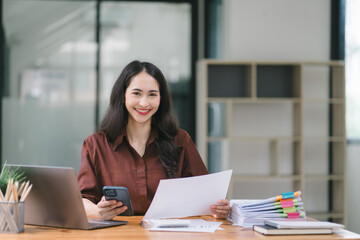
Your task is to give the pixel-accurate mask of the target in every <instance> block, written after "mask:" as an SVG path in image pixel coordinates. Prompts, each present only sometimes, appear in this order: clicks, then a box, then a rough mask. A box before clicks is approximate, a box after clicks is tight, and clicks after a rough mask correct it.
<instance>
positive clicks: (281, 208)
mask: <svg viewBox="0 0 360 240" xmlns="http://www.w3.org/2000/svg"><path fill="white" fill-rule="evenodd" d="M300 196H301V192H300V191H297V192H287V193H283V194H281V195H279V196H275V197H271V198H267V199H254V200H244V199H233V200H230V206H231V210H230V214H229V218H228V220H230V221H232V222H233V223H234V225H238V226H242V227H252V226H253V225H259V224H263V223H264V221H265V220H269V219H284V218H288V219H304V218H305V211H303V209H304V208H303V203H302V201H301V197H300Z"/></svg>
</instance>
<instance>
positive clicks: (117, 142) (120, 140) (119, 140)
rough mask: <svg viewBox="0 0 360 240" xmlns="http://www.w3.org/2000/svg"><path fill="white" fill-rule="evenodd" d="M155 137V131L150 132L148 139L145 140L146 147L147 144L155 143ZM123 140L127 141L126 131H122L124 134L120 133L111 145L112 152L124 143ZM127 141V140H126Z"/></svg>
mask: <svg viewBox="0 0 360 240" xmlns="http://www.w3.org/2000/svg"><path fill="white" fill-rule="evenodd" d="M156 136H157V133H156V131H155V130H151V133H150V136H149V139H148V140H147V143H146V146H148V145H149V144H151V143H153V142H154V141H155V138H156ZM124 139H127V134H126V131H124V133H121V134H120V135H119V136H118V137H117V138H116V140H115V142H114V144H113V150H114V151H115V150H116V148H117V147H118V146H119V145H121V144H122V143H123V142H124ZM126 141H127V140H126Z"/></svg>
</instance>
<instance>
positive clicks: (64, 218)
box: [11, 165, 128, 230]
mask: <svg viewBox="0 0 360 240" xmlns="http://www.w3.org/2000/svg"><path fill="white" fill-rule="evenodd" d="M11 166H12V167H19V170H20V171H23V172H24V173H25V176H26V178H27V180H30V183H31V184H33V187H32V189H31V192H30V194H29V195H28V197H27V198H26V200H25V224H31V225H41V226H51V227H61V228H75V229H85V230H90V229H98V228H105V227H113V226H119V225H124V224H127V223H128V222H127V221H105V220H101V219H88V218H87V216H86V212H85V208H84V204H83V202H82V197H81V194H80V188H79V185H78V181H77V178H76V173H75V170H74V169H73V168H66V167H48V166H26V165H11Z"/></svg>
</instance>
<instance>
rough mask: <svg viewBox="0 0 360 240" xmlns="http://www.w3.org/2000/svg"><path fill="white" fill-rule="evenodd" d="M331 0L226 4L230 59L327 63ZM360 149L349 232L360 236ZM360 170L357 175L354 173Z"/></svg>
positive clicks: (351, 169)
mask: <svg viewBox="0 0 360 240" xmlns="http://www.w3.org/2000/svg"><path fill="white" fill-rule="evenodd" d="M330 6H331V4H330V0H317V1H313V0H223V9H224V12H223V23H224V26H223V33H222V46H221V48H222V54H221V56H220V58H222V59H226V60H240V61H241V60H243V61H251V60H254V61H327V60H329V59H330V20H331V15H330V10H331V9H330ZM359 155H360V147H359V146H358V147H354V146H349V147H348V160H347V162H348V165H347V170H348V171H347V173H348V176H347V196H346V198H347V210H348V211H347V219H346V222H347V223H348V224H347V228H348V229H349V230H351V231H355V232H360V212H359V211H353V210H354V209H359V208H358V206H357V205H358V204H357V201H358V200H359V199H360V190H359V187H358V183H359V182H360V177H359V175H357V171H358V169H360V162H359V161H358V159H359ZM355 169H357V170H355Z"/></svg>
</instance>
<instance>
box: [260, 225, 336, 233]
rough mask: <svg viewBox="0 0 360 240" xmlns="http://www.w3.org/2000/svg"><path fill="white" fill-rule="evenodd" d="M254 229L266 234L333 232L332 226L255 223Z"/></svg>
mask: <svg viewBox="0 0 360 240" xmlns="http://www.w3.org/2000/svg"><path fill="white" fill-rule="evenodd" d="M253 230H254V231H256V232H259V233H262V234H264V235H300V234H301V235H305V234H332V229H331V228H276V227H273V226H270V225H254V226H253Z"/></svg>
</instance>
